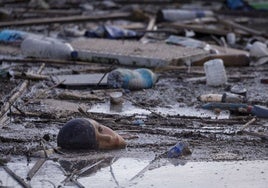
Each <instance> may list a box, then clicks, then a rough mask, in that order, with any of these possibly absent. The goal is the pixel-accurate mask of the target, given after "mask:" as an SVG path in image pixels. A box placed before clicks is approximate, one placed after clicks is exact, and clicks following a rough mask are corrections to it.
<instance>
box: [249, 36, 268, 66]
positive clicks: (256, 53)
mask: <svg viewBox="0 0 268 188" xmlns="http://www.w3.org/2000/svg"><path fill="white" fill-rule="evenodd" d="M249 53H250V56H251V57H252V59H253V60H256V62H255V63H254V64H255V65H262V64H265V63H267V62H268V48H267V45H266V44H264V43H262V42H259V41H256V42H254V43H253V44H252V46H251V47H250V50H249Z"/></svg>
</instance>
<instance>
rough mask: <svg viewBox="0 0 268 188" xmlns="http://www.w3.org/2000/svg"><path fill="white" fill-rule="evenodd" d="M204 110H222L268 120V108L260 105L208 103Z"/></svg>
mask: <svg viewBox="0 0 268 188" xmlns="http://www.w3.org/2000/svg"><path fill="white" fill-rule="evenodd" d="M202 108H204V109H208V110H214V109H221V110H229V111H231V112H235V113H241V114H251V115H254V116H256V117H259V118H268V108H267V107H264V106H260V105H247V104H242V103H216V102H215V103H207V104H204V105H202Z"/></svg>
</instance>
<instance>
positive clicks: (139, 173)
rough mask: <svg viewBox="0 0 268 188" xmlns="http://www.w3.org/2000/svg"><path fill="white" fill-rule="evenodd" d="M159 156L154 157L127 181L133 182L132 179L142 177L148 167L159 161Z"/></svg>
mask: <svg viewBox="0 0 268 188" xmlns="http://www.w3.org/2000/svg"><path fill="white" fill-rule="evenodd" d="M160 156H161V155H155V157H154V159H153V160H151V161H150V163H149V164H148V165H147V166H145V167H144V168H143V169H142V170H141V171H139V172H138V173H137V174H136V175H135V176H133V177H132V178H131V179H130V180H129V181H133V180H134V179H136V178H138V177H140V176H142V175H143V174H144V173H145V172H146V171H147V170H148V169H149V168H150V166H151V165H152V164H153V163H154V162H155V161H157V160H158V159H160Z"/></svg>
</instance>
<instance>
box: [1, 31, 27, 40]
mask: <svg viewBox="0 0 268 188" xmlns="http://www.w3.org/2000/svg"><path fill="white" fill-rule="evenodd" d="M25 35H26V33H25V32H23V31H17V30H9V29H4V30H2V31H1V32H0V41H1V42H16V41H22V40H23V39H24V38H25Z"/></svg>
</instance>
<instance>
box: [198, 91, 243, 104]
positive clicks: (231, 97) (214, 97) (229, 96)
mask: <svg viewBox="0 0 268 188" xmlns="http://www.w3.org/2000/svg"><path fill="white" fill-rule="evenodd" d="M197 99H198V100H200V101H202V102H226V103H242V102H245V101H246V98H245V96H242V95H238V94H234V93H227V92H226V93H223V94H205V95H200V96H198V97H197Z"/></svg>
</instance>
